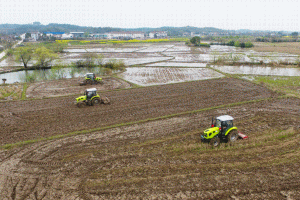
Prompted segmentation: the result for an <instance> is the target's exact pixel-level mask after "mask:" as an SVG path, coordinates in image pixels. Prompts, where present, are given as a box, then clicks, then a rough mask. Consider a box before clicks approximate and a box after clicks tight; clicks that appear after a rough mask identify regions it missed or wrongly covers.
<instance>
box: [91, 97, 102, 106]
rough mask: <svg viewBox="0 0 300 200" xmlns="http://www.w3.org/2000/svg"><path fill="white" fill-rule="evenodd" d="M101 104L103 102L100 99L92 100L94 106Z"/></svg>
mask: <svg viewBox="0 0 300 200" xmlns="http://www.w3.org/2000/svg"><path fill="white" fill-rule="evenodd" d="M100 102H101V100H100V98H94V99H93V100H92V105H99V104H100Z"/></svg>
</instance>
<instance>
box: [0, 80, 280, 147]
mask: <svg viewBox="0 0 300 200" xmlns="http://www.w3.org/2000/svg"><path fill="white" fill-rule="evenodd" d="M101 95H103V96H107V97H109V99H110V100H111V105H105V106H104V105H100V106H94V107H84V108H82V109H79V108H77V107H76V106H75V105H74V96H69V97H59V98H51V99H41V100H33V101H14V102H4V103H0V122H1V129H0V138H1V143H0V145H4V144H7V143H15V142H19V141H24V140H30V139H37V138H41V137H49V136H54V135H61V134H66V133H69V132H72V131H78V130H86V129H92V128H97V127H104V126H109V125H113V124H119V123H126V122H131V121H138V120H142V119H148V118H155V117H159V116H164V115H169V114H175V113H181V112H185V111H192V110H198V109H202V108H209V107H214V106H219V105H226V104H230V103H235V102H241V101H248V100H257V99H264V98H271V97H276V96H278V95H277V94H276V93H274V92H272V91H270V90H268V89H266V88H264V87H261V86H258V85H255V84H252V83H249V82H247V81H242V80H238V79H232V78H224V79H215V80H205V81H195V82H188V83H180V84H171V85H163V86H154V87H146V88H137V89H130V90H122V91H112V92H105V93H101Z"/></svg>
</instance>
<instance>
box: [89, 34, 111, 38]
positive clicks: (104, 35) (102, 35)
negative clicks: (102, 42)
mask: <svg viewBox="0 0 300 200" xmlns="http://www.w3.org/2000/svg"><path fill="white" fill-rule="evenodd" d="M89 37H91V38H99V39H104V38H107V33H104V34H103V33H95V34H90V35H89Z"/></svg>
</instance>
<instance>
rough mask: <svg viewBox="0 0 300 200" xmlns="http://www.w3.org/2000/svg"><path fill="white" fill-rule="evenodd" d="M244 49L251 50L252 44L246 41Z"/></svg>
mask: <svg viewBox="0 0 300 200" xmlns="http://www.w3.org/2000/svg"><path fill="white" fill-rule="evenodd" d="M245 47H246V48H251V47H253V44H252V43H251V42H249V41H248V42H246V43H245Z"/></svg>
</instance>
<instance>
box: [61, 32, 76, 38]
mask: <svg viewBox="0 0 300 200" xmlns="http://www.w3.org/2000/svg"><path fill="white" fill-rule="evenodd" d="M73 37H74V35H73V34H71V33H64V34H62V36H61V39H72V38H73Z"/></svg>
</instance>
